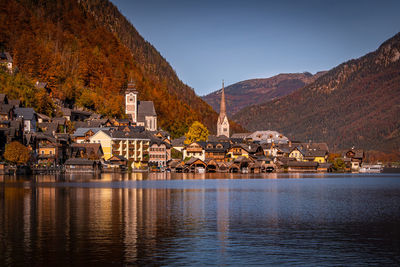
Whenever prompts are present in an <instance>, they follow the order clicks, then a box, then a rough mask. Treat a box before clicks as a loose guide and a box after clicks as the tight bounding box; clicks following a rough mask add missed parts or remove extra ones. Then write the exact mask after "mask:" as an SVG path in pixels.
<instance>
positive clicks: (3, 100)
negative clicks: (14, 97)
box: [0, 94, 8, 104]
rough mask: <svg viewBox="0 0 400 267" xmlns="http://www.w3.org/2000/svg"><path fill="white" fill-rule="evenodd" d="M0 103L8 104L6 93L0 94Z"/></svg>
mask: <svg viewBox="0 0 400 267" xmlns="http://www.w3.org/2000/svg"><path fill="white" fill-rule="evenodd" d="M0 103H2V104H8V100H7V95H6V94H0Z"/></svg>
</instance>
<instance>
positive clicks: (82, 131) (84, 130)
mask: <svg viewBox="0 0 400 267" xmlns="http://www.w3.org/2000/svg"><path fill="white" fill-rule="evenodd" d="M109 129H110V128H108V127H103V128H78V129H76V131H75V132H74V134H73V136H75V137H83V136H85V134H86V133H87V132H88V131H92V132H93V133H94V134H95V133H97V132H98V131H101V130H109Z"/></svg>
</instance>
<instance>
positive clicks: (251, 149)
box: [232, 144, 260, 153]
mask: <svg viewBox="0 0 400 267" xmlns="http://www.w3.org/2000/svg"><path fill="white" fill-rule="evenodd" d="M232 147H241V148H242V149H244V150H245V151H247V152H248V153H255V152H257V149H258V148H259V147H260V145H258V144H235V145H233V146H232Z"/></svg>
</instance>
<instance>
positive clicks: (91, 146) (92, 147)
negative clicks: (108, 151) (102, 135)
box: [71, 143, 103, 154]
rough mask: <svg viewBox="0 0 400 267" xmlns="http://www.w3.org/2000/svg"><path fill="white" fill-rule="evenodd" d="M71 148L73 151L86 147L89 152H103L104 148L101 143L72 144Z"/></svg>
mask: <svg viewBox="0 0 400 267" xmlns="http://www.w3.org/2000/svg"><path fill="white" fill-rule="evenodd" d="M71 148H72V150H73V151H76V150H80V149H84V150H85V151H86V153H87V154H90V153H94V154H97V153H100V154H103V149H102V147H101V144H98V143H82V144H76V143H75V144H71Z"/></svg>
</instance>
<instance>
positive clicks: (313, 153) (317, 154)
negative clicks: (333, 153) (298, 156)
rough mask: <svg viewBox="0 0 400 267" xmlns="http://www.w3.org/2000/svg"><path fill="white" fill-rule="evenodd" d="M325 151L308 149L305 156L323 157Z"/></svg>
mask: <svg viewBox="0 0 400 267" xmlns="http://www.w3.org/2000/svg"><path fill="white" fill-rule="evenodd" d="M327 153H328V152H327V151H325V150H309V151H307V152H306V157H325V156H326V154H327Z"/></svg>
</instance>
